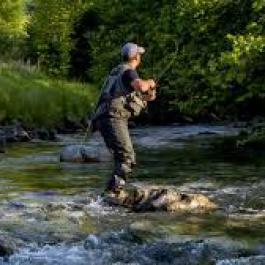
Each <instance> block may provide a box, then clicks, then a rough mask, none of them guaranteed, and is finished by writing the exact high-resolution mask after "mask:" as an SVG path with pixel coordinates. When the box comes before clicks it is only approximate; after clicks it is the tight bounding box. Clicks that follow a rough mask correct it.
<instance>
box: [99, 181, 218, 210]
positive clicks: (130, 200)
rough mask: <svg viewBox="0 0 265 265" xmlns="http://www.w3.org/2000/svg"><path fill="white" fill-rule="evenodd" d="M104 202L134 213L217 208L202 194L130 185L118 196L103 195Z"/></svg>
mask: <svg viewBox="0 0 265 265" xmlns="http://www.w3.org/2000/svg"><path fill="white" fill-rule="evenodd" d="M104 200H105V201H106V202H107V203H109V204H114V205H120V206H124V207H127V208H131V209H132V210H134V211H168V212H177V211H196V210H203V211H205V210H212V209H215V208H217V206H216V204H215V203H213V202H212V201H211V200H210V199H209V198H208V197H207V196H205V195H203V194H186V193H185V194H184V193H180V192H178V191H176V190H175V189H173V188H163V187H152V186H141V187H140V186H135V185H130V186H128V187H126V188H125V189H124V190H122V191H121V192H120V193H119V194H113V193H107V194H105V195H104Z"/></svg>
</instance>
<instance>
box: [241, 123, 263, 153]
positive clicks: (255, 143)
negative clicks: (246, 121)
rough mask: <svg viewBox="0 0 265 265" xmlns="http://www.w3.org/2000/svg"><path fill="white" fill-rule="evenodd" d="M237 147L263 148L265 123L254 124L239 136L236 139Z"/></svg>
mask: <svg viewBox="0 0 265 265" xmlns="http://www.w3.org/2000/svg"><path fill="white" fill-rule="evenodd" d="M237 146H238V147H245V148H246V147H254V148H263V149H264V147H265V124H264V123H263V124H261V125H259V126H255V127H254V128H252V129H251V130H250V131H249V132H248V133H247V134H246V135H245V136H243V137H241V139H240V140H238V141H237Z"/></svg>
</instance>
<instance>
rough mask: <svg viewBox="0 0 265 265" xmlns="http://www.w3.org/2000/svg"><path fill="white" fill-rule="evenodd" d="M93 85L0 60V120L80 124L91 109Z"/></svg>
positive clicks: (50, 126) (49, 126)
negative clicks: (53, 76) (49, 75)
mask: <svg viewBox="0 0 265 265" xmlns="http://www.w3.org/2000/svg"><path fill="white" fill-rule="evenodd" d="M96 98H97V89H96V88H95V87H94V86H93V85H90V84H84V83H80V82H73V81H71V82H69V81H67V80H62V79H55V78H52V77H48V76H47V75H45V74H43V73H42V72H40V71H38V70H37V69H36V67H30V66H26V65H23V64H21V63H3V62H0V124H2V125H13V124H20V125H21V126H22V127H23V128H24V129H26V130H27V129H28V130H32V129H36V128H39V129H40V128H45V129H57V130H63V129H67V128H69V127H70V128H71V127H75V126H81V125H82V121H83V124H84V123H85V122H84V121H85V120H86V119H87V116H88V114H89V113H90V112H91V111H92V110H93V106H94V103H95V101H96Z"/></svg>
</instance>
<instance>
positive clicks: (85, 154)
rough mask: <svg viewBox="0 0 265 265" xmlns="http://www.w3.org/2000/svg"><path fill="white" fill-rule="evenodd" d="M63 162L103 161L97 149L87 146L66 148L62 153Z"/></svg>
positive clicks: (61, 159)
mask: <svg viewBox="0 0 265 265" xmlns="http://www.w3.org/2000/svg"><path fill="white" fill-rule="evenodd" d="M60 161H61V162H77V163H83V162H86V163H89V162H90V163H95V162H100V161H102V159H101V156H100V154H99V153H98V152H96V151H95V149H93V148H91V147H89V146H85V145H70V146H66V147H65V148H64V149H63V150H62V152H61V153H60Z"/></svg>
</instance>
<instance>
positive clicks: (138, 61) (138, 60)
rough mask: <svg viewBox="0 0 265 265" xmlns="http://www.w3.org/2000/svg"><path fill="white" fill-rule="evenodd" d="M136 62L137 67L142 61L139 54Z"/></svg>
mask: <svg viewBox="0 0 265 265" xmlns="http://www.w3.org/2000/svg"><path fill="white" fill-rule="evenodd" d="M136 61H137V66H139V65H140V63H141V61H142V55H141V54H140V53H138V54H137V56H136Z"/></svg>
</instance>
